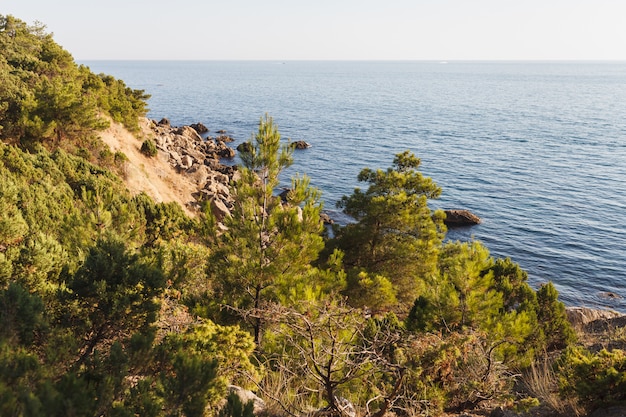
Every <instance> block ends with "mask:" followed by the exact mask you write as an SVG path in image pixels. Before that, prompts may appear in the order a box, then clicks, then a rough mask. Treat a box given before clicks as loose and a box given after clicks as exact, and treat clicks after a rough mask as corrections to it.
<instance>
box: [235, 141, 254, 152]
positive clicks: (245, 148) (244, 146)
mask: <svg viewBox="0 0 626 417" xmlns="http://www.w3.org/2000/svg"><path fill="white" fill-rule="evenodd" d="M237 150H238V151H239V152H246V153H247V152H251V151H252V144H251V143H250V142H244V143H240V144H239V145H237Z"/></svg>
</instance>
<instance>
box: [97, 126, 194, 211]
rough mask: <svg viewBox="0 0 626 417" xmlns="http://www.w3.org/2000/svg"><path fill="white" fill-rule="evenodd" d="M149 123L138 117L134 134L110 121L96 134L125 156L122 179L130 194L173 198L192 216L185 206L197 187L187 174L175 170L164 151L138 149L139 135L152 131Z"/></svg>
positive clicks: (146, 134)
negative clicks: (152, 153) (152, 154)
mask: <svg viewBox="0 0 626 417" xmlns="http://www.w3.org/2000/svg"><path fill="white" fill-rule="evenodd" d="M150 124H151V121H150V120H148V119H146V118H141V120H140V123H139V125H140V129H141V131H140V132H139V133H138V134H137V135H135V134H133V133H131V132H130V131H129V130H128V129H127V128H125V127H124V126H123V125H122V124H120V123H115V122H112V123H111V126H110V127H109V128H108V129H106V130H104V131H102V132H100V134H99V136H100V139H101V140H102V141H103V142H104V143H106V144H107V145H108V146H109V147H110V148H111V150H112V151H113V152H115V151H121V152H123V153H124V154H125V155H126V156H127V157H128V161H127V162H126V164H125V167H124V176H123V179H124V182H125V184H126V186H127V187H128V190H129V191H130V192H131V193H132V194H133V195H136V194H139V193H140V192H142V191H143V192H145V193H146V194H147V195H149V196H150V197H152V198H153V199H154V200H155V201H156V202H158V203H168V202H176V203H178V204H179V205H180V206H181V207H182V208H183V209H184V210H185V212H186V213H187V214H188V215H190V216H192V217H193V216H195V215H196V214H197V213H196V212H195V211H194V210H192V209H190V208H189V205H188V203H189V202H190V201H193V197H192V193H194V192H196V191H198V185H197V183H196V182H195V181H194V180H193V179H192V178H191V177H189V176H186V175H181V174H179V173H177V172H176V170H175V169H174V168H173V167H172V166H171V165H170V164H169V163H168V161H167V158H168V156H167V155H166V154H165V153H164V152H162V151H161V152H159V153H158V155H157V156H156V157H154V158H149V157H147V156H146V155H144V154H142V153H141V143H142V139H140V138H144V137H150V136H151V135H152V131H151V129H150Z"/></svg>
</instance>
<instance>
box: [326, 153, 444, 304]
mask: <svg viewBox="0 0 626 417" xmlns="http://www.w3.org/2000/svg"><path fill="white" fill-rule="evenodd" d="M419 165H420V160H419V159H418V158H416V157H415V156H414V155H413V154H412V153H410V152H409V151H405V152H403V153H400V154H397V155H396V157H395V158H394V161H393V166H392V167H391V168H388V169H387V170H386V171H383V170H380V169H379V170H376V171H374V170H372V169H369V168H366V169H363V170H362V171H361V173H360V174H359V176H358V180H359V181H361V182H365V183H367V184H368V188H367V190H366V191H365V192H363V191H361V189H360V188H356V189H355V190H354V192H353V193H352V195H351V196H344V197H343V198H342V199H341V200H340V201H339V202H338V204H337V205H338V206H339V207H340V208H343V211H344V212H345V213H346V214H348V215H350V216H352V217H353V218H355V219H356V223H353V224H349V225H347V226H345V227H341V228H338V229H337V230H336V236H337V238H336V241H335V244H336V245H337V246H338V247H339V248H340V249H341V250H343V251H344V252H345V265H346V267H348V268H350V269H351V271H352V272H351V274H359V273H360V272H361V270H365V271H367V272H368V273H373V274H379V275H381V276H384V277H385V278H386V279H388V280H389V281H390V282H391V283H392V284H393V286H394V288H395V290H396V297H397V299H398V302H399V303H400V306H401V309H408V308H409V306H410V305H411V304H412V303H413V301H414V300H415V298H416V297H417V296H418V295H419V288H420V286H421V285H420V282H421V281H422V280H424V279H426V278H428V277H430V276H432V275H433V274H434V273H435V271H436V264H437V254H438V250H439V247H440V246H441V242H442V240H443V236H444V233H445V226H444V225H443V213H442V212H441V211H435V212H433V211H431V209H430V208H429V207H428V199H435V198H438V197H439V195H440V194H441V189H440V188H439V187H438V186H437V185H436V184H435V183H434V182H433V180H432V179H431V178H428V177H424V176H423V175H422V174H421V173H420V172H419V171H418V168H419ZM352 282H358V280H352Z"/></svg>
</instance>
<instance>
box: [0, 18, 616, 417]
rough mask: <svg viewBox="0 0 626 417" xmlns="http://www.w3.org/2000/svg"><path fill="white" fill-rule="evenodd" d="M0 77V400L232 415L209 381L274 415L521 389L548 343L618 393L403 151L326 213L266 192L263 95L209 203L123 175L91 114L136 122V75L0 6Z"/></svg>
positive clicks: (277, 145) (582, 380)
mask: <svg viewBox="0 0 626 417" xmlns="http://www.w3.org/2000/svg"><path fill="white" fill-rule="evenodd" d="M0 96H1V100H0V138H1V139H2V141H0V414H1V415H3V416H4V415H6V416H43V415H45V416H101V415H107V416H108V415H112V416H133V415H141V416H175V415H176V416H178V415H181V416H182V415H184V416H202V415H218V414H219V415H221V416H243V415H250V413H251V412H252V409H251V406H245V405H243V404H241V403H240V402H239V400H238V399H237V398H236V397H234V396H232V395H230V396H227V385H228V384H236V385H241V386H244V387H247V388H250V389H253V390H254V391H256V392H257V393H259V394H260V396H261V397H263V398H264V399H265V400H266V402H267V408H266V410H265V412H266V413H268V414H270V415H279V416H286V415H290V416H293V415H302V414H304V413H307V412H311V411H312V410H319V409H321V408H322V407H325V413H329V414H330V415H340V414H342V413H344V412H345V410H346V407H347V406H346V404H347V402H346V401H350V402H351V403H352V404H354V405H355V406H356V408H357V412H358V413H359V415H363V416H372V417H381V416H383V415H385V414H386V413H389V412H393V413H395V414H398V415H407V416H413V415H436V414H438V413H440V412H441V411H443V410H465V409H471V408H474V407H477V406H479V405H480V404H481V403H485V402H489V401H495V402H497V403H499V404H509V405H514V404H518V405H520V406H524V405H528V404H535V402H534V401H535V400H534V399H532V398H529V397H528V396H526V397H525V396H524V395H522V394H519V395H516V394H514V393H515V392H517V391H519V389H516V390H514V389H513V387H514V386H516V384H517V386H518V387H519V384H518V383H519V381H520V380H523V379H524V375H530V374H532V372H531V371H536V369H537V364H538V363H544V362H545V361H546V360H547V359H546V358H547V357H548V355H547V354H548V353H550V352H555V351H556V350H560V349H564V348H566V349H565V350H564V354H563V355H562V357H561V358H560V360H559V361H556V362H555V367H554V368H552V367H550V368H549V370H550V372H552V373H554V374H555V375H557V376H556V377H555V378H557V379H558V378H559V377H560V378H561V380H562V383H561V392H562V395H563V396H564V398H568V399H570V400H572V404H574V402H573V401H574V400H576V399H579V406H580V407H588V408H593V407H594V406H596V405H597V404H598V401H599V400H603V401H606V402H615V401H620V400H623V399H624V398H623V392H624V390H623V386H624V382H623V381H624V379H625V378H626V369H625V363H626V360H625V359H624V353H623V352H621V351H619V350H614V351H601V352H599V353H598V354H594V353H590V352H587V351H584V350H583V349H581V348H579V347H576V346H574V344H573V342H574V334H573V331H572V329H571V327H570V326H569V324H568V322H567V321H566V320H565V313H564V307H563V305H562V304H561V303H560V302H559V301H558V294H557V292H556V290H555V288H554V286H552V285H551V284H549V283H548V284H546V285H543V286H542V287H540V288H539V289H538V290H534V289H533V288H531V287H530V286H529V285H528V283H527V275H526V273H525V272H524V271H523V270H521V269H520V267H519V266H518V265H517V264H515V263H514V262H513V261H512V260H510V259H493V258H492V257H491V256H490V255H489V252H488V250H487V249H486V248H485V247H484V246H483V245H482V244H481V243H480V242H477V241H471V242H451V241H446V240H445V235H446V228H445V226H444V224H443V218H444V217H443V216H444V214H443V213H442V212H439V211H435V212H433V211H432V210H431V209H430V208H429V206H428V200H429V199H433V198H437V197H438V196H439V194H440V189H439V187H438V186H437V185H436V184H435V183H434V182H433V181H432V179H430V178H426V177H423V176H422V174H421V173H420V172H419V165H420V160H419V159H418V158H416V157H415V156H414V155H413V154H411V153H410V152H404V153H401V154H398V155H396V157H395V159H394V161H393V164H392V166H391V167H390V168H389V169H387V170H372V169H364V170H363V171H362V172H361V174H360V175H359V178H358V179H359V180H360V181H361V182H363V183H364V184H366V186H367V188H366V189H364V190H361V189H355V190H354V192H353V193H352V194H351V195H350V196H346V197H344V198H343V199H342V200H341V201H340V203H339V205H340V207H342V208H343V209H344V211H345V212H346V213H347V214H349V215H351V216H353V217H354V219H355V222H354V223H352V224H349V225H345V226H335V227H334V230H333V233H332V234H327V233H325V229H324V227H323V225H322V223H321V221H320V212H321V209H322V204H321V202H320V193H319V191H317V190H315V189H314V188H313V187H311V186H310V184H309V180H308V178H306V177H296V178H294V179H293V181H292V187H291V189H290V191H289V192H288V193H287V194H286V195H284V196H282V197H281V196H277V195H276V193H275V191H276V188H277V186H278V176H279V174H280V173H281V171H282V170H283V169H284V168H286V167H287V166H289V165H290V164H291V163H292V159H291V148H290V147H289V146H287V145H286V144H284V143H283V141H282V140H281V137H280V134H279V133H278V130H277V128H276V126H275V125H274V123H273V121H272V119H271V118H269V117H266V118H264V119H262V120H261V121H260V123H259V130H258V132H257V134H256V135H255V137H254V138H253V140H251V141H250V143H249V146H247V147H246V148H245V150H244V151H242V153H241V160H242V166H241V167H240V168H239V174H240V175H238V177H237V178H238V180H237V181H235V182H234V183H233V184H232V190H233V191H232V192H233V195H234V198H235V205H234V208H233V210H232V215H231V216H230V217H227V218H226V219H224V224H223V225H222V224H218V222H217V220H216V219H215V218H214V217H213V215H212V214H211V212H210V210H208V209H207V210H206V212H205V213H203V214H201V215H199V216H198V218H193V219H192V218H189V217H187V216H186V215H185V214H184V212H183V211H182V209H181V208H180V207H179V206H177V205H175V204H162V203H159V204H157V203H155V202H153V201H152V200H151V199H150V198H149V197H148V196H146V195H144V194H140V195H137V196H131V195H130V194H129V193H128V191H127V190H126V189H125V188H124V185H123V182H122V181H121V180H120V179H119V177H118V176H116V175H115V174H114V173H113V172H112V171H111V170H109V168H110V167H111V166H110V159H111V156H110V155H108V156H107V153H106V149H105V148H104V147H103V146H102V145H99V144H98V141H97V139H96V136H95V135H94V131H95V130H97V129H100V128H103V127H104V126H106V124H107V123H109V120H114V121H118V122H121V123H123V124H124V125H126V126H127V127H128V128H130V129H137V127H138V125H137V120H138V117H139V116H142V115H144V114H145V112H146V102H145V99H146V98H147V96H146V95H145V94H144V93H143V92H142V91H137V90H132V89H129V88H128V87H126V86H125V85H124V83H123V82H122V81H119V80H115V79H113V78H112V77H109V76H105V75H94V74H92V73H91V72H90V70H89V69H88V68H86V67H84V66H77V65H76V64H75V63H74V61H73V59H72V58H71V56H70V54H69V53H67V52H66V51H64V50H63V49H62V48H61V47H59V46H58V45H57V44H56V43H54V41H53V40H52V37H51V35H49V34H46V33H45V32H44V30H43V27H41V26H28V25H26V24H25V23H24V22H21V21H19V20H18V19H15V18H13V17H11V16H6V17H5V16H0ZM147 153H148V152H147ZM96 163H97V164H96ZM330 235H332V236H333V237H330ZM568 346H569V347H568ZM535 374H536V372H535ZM546 374H548V372H547V371H546ZM588 381H593V383H591V382H588ZM531 391H532V390H531ZM526 395H528V394H526ZM226 398H227V401H226V407H224V408H223V409H221V411H220V407H219V406H218V405H219V404H220V401H222V400H224V399H226ZM555 409H556V407H555ZM575 409H576V408H575V406H572V407H571V408H567V409H563V410H561V411H563V412H566V413H567V412H569V413H571V412H573V411H572V410H575ZM581 409H582V408H581Z"/></svg>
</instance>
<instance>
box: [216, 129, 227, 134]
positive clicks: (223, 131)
mask: <svg viewBox="0 0 626 417" xmlns="http://www.w3.org/2000/svg"><path fill="white" fill-rule="evenodd" d="M216 133H217V134H218V135H225V134H226V131H225V130H224V129H220V130H218V131H217V132H216Z"/></svg>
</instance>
